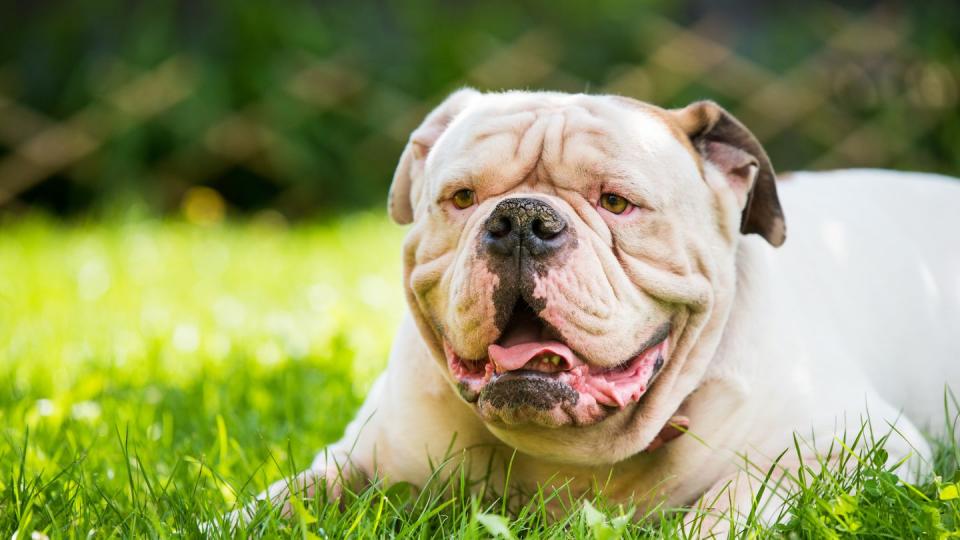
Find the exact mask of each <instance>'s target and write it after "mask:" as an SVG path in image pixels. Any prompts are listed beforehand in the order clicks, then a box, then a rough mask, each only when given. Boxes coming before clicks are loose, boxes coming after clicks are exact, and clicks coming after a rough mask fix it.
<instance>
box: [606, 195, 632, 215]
mask: <svg viewBox="0 0 960 540" xmlns="http://www.w3.org/2000/svg"><path fill="white" fill-rule="evenodd" d="M600 206H601V207H602V208H603V209H604V210H606V211H607V212H610V213H612V214H622V213H624V212H625V211H627V210H628V209H629V208H630V201H628V200H626V199H624V198H623V197H621V196H619V195H617V194H616V193H604V194H603V195H601V196H600Z"/></svg>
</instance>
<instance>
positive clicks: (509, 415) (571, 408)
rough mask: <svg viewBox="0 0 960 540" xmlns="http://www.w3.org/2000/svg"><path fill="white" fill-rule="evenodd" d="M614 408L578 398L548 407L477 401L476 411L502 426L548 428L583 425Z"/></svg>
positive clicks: (484, 417) (595, 421)
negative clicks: (498, 404)
mask: <svg viewBox="0 0 960 540" xmlns="http://www.w3.org/2000/svg"><path fill="white" fill-rule="evenodd" d="M617 410H618V409H612V408H610V407H604V406H603V405H599V404H598V403H596V402H593V403H585V402H580V401H578V402H577V403H574V404H569V405H560V404H558V405H555V406H553V407H550V408H547V409H541V408H536V407H528V406H520V407H495V406H493V405H491V404H489V403H485V402H483V401H478V402H477V412H478V413H479V415H480V417H481V418H482V419H483V420H484V422H486V423H488V424H492V425H496V426H503V427H512V426H529V425H539V426H543V427H548V428H559V427H565V426H575V427H583V426H588V425H591V424H596V423H597V422H599V421H601V420H603V419H604V418H606V417H608V416H609V415H611V414H613V413H615V412H616V411H617Z"/></svg>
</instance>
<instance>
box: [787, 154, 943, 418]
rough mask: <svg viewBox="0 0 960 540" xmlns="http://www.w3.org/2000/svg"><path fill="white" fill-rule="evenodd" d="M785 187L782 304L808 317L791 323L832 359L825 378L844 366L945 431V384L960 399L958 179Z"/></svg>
mask: <svg viewBox="0 0 960 540" xmlns="http://www.w3.org/2000/svg"><path fill="white" fill-rule="evenodd" d="M778 187H779V188H780V193H781V199H782V201H783V206H784V210H785V214H786V215H787V218H788V235H787V237H788V241H787V242H786V244H785V245H784V246H783V248H781V249H780V250H777V252H776V255H774V256H773V260H774V263H773V264H774V266H775V272H776V273H777V274H778V276H777V277H776V279H778V280H781V279H782V280H784V283H783V287H781V288H780V290H782V291H783V296H782V298H779V299H778V300H780V301H782V302H784V303H785V305H784V307H785V308H786V309H791V310H797V311H799V312H801V313H803V314H805V315H806V316H802V317H796V318H791V320H796V321H798V324H804V325H806V326H807V327H806V328H802V329H801V328H798V329H797V331H798V332H801V333H802V334H803V335H806V336H808V339H809V341H810V348H811V352H812V356H814V357H816V356H818V355H820V356H822V357H823V358H825V359H829V360H828V361H827V362H825V364H824V365H821V366H819V368H820V369H821V370H822V372H821V373H820V375H822V376H824V377H830V376H831V372H832V366H831V365H830V362H835V361H836V359H837V358H847V357H848V358H849V360H841V361H853V362H857V363H858V364H859V365H860V369H861V370H862V372H863V373H864V375H865V376H866V377H867V378H868V379H869V380H870V381H871V382H872V384H873V385H874V387H875V389H876V390H877V391H878V392H879V393H880V395H882V396H883V397H884V398H885V399H887V400H889V402H890V403H891V404H893V405H894V406H895V407H899V408H902V410H903V411H904V412H905V413H906V414H907V416H908V417H909V418H911V419H912V420H913V421H914V422H915V423H916V424H917V425H918V426H920V427H928V428H931V429H932V430H934V431H939V430H942V428H943V426H944V425H945V423H944V421H943V420H944V401H943V400H944V389H945V385H950V387H951V388H952V389H953V391H954V393H955V394H958V397H960V180H956V179H952V178H948V177H944V176H937V175H929V174H919V173H899V172H892V171H879V170H846V171H833V172H826V173H799V174H794V175H791V176H789V177H788V179H787V180H785V181H783V182H781V183H780V185H779V186H778ZM820 353H823V354H820ZM833 383H834V384H840V385H842V384H843V382H842V381H833Z"/></svg>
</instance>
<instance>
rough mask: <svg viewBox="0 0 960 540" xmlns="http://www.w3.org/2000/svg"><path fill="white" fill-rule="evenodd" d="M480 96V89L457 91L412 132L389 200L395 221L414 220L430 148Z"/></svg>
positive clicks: (395, 174) (404, 223)
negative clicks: (421, 180) (414, 211)
mask: <svg viewBox="0 0 960 540" xmlns="http://www.w3.org/2000/svg"><path fill="white" fill-rule="evenodd" d="M478 96H480V92H477V91H476V90H474V89H473V88H462V89H460V90H457V91H456V92H454V93H452V94H450V95H449V96H448V97H447V99H445V100H443V103H441V104H440V105H438V106H437V108H436V109H434V110H433V111H431V112H430V114H428V115H427V117H426V119H424V121H423V123H422V124H420V127H418V128H417V129H415V130H414V131H413V133H411V134H410V140H409V141H408V142H407V146H406V148H404V149H403V154H401V155H400V163H399V164H398V165H397V170H396V172H394V173H393V184H391V186H390V195H389V196H388V199H387V207H388V210H389V211H390V217H391V218H393V220H394V221H395V222H397V223H399V224H400V225H406V224H408V223H411V222H412V221H413V209H414V208H415V207H416V204H417V200H418V199H419V195H420V193H419V191H420V190H419V188H420V177H421V176H422V175H423V165H424V162H426V160H427V156H428V155H429V154H430V149H431V148H433V145H434V144H436V142H437V139H439V138H440V135H443V132H444V131H446V129H447V126H449V125H450V123H451V122H453V119H454V118H456V117H457V115H458V114H460V113H461V112H463V110H464V109H466V108H467V105H469V104H470V102H471V101H473V100H474V98H476V97H478Z"/></svg>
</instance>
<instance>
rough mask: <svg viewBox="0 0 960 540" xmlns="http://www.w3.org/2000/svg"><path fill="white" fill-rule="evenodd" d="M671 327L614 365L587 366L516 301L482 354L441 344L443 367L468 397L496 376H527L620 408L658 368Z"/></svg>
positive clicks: (582, 398) (666, 325)
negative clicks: (462, 354) (472, 355)
mask: <svg viewBox="0 0 960 540" xmlns="http://www.w3.org/2000/svg"><path fill="white" fill-rule="evenodd" d="M670 329H671V325H670V323H669V322H667V323H664V324H663V325H661V326H660V327H659V328H658V329H657V330H656V331H655V332H654V335H653V336H651V337H650V339H648V340H647V342H646V343H644V345H643V346H641V348H640V350H639V351H638V352H637V353H636V354H634V355H633V356H631V357H630V358H627V359H625V360H623V361H622V362H620V363H619V364H617V365H616V366H614V367H601V366H596V365H592V364H589V363H588V362H585V361H584V360H582V359H581V358H580V356H579V355H577V353H576V352H575V351H573V350H572V349H571V348H570V347H569V346H568V345H567V344H565V343H564V342H563V340H562V338H561V337H560V336H559V335H558V333H557V332H556V331H554V330H553V329H551V328H550V327H549V325H547V324H544V322H543V321H542V320H541V319H540V318H539V317H538V316H537V315H536V313H535V312H534V311H533V309H532V308H530V306H529V305H527V303H526V302H524V301H523V300H519V301H518V302H517V305H516V307H514V310H513V314H512V316H511V317H510V320H509V321H508V323H507V325H506V326H505V328H504V330H503V332H502V334H501V336H500V337H499V339H497V340H496V342H494V343H492V344H491V345H490V346H489V347H488V348H487V356H486V357H485V358H480V359H466V358H461V357H460V356H458V355H457V354H456V353H455V352H454V351H453V349H452V347H451V346H450V345H449V344H448V343H446V342H444V349H445V352H446V356H447V366H448V367H449V369H450V372H451V373H452V374H453V375H454V377H456V379H457V380H458V381H459V382H460V387H461V394H462V395H463V396H464V398H465V399H467V401H471V402H474V401H477V399H478V398H479V397H480V395H481V393H482V392H483V390H484V389H485V388H486V387H487V386H488V385H491V384H492V383H496V382H497V381H498V380H500V379H501V378H503V379H512V378H515V377H517V376H530V377H536V378H538V379H543V378H548V379H550V380H552V381H555V382H557V383H562V384H563V385H566V386H568V387H570V388H571V389H573V390H574V391H575V392H576V393H577V394H578V401H579V402H581V404H583V402H584V401H587V402H590V401H592V402H594V403H596V404H598V405H603V406H606V407H614V408H621V407H623V406H625V405H627V404H628V403H631V402H634V401H637V400H639V399H640V396H642V395H643V394H644V393H645V392H646V391H647V389H648V388H649V387H650V384H651V383H652V381H653V379H654V377H655V376H656V375H657V373H658V372H659V371H660V369H661V368H662V366H663V363H664V359H665V358H666V357H667V350H668V347H669V341H670V340H669V336H670Z"/></svg>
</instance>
